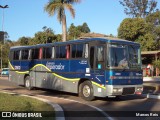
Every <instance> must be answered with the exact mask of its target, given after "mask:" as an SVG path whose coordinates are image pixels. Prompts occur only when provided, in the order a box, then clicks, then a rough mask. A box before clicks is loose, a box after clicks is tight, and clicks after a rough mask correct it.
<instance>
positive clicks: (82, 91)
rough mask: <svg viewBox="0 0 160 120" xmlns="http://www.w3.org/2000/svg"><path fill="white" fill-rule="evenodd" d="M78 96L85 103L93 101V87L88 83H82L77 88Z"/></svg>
mask: <svg viewBox="0 0 160 120" xmlns="http://www.w3.org/2000/svg"><path fill="white" fill-rule="evenodd" d="M79 96H80V97H81V98H82V99H84V100H87V101H91V100H93V99H94V92H93V86H92V83H91V82H90V81H84V82H83V83H81V84H80V86H79Z"/></svg>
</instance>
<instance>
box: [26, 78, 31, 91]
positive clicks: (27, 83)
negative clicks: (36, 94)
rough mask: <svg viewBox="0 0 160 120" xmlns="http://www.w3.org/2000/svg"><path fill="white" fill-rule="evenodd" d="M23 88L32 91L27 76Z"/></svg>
mask: <svg viewBox="0 0 160 120" xmlns="http://www.w3.org/2000/svg"><path fill="white" fill-rule="evenodd" d="M25 87H26V88H27V89H28V90H31V89H32V87H31V79H30V77H29V76H27V77H26V78H25Z"/></svg>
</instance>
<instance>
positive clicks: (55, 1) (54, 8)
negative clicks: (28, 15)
mask: <svg viewBox="0 0 160 120" xmlns="http://www.w3.org/2000/svg"><path fill="white" fill-rule="evenodd" d="M79 2H80V0H49V2H48V3H47V5H46V6H45V8H44V9H45V11H46V12H48V14H49V16H53V15H54V14H55V13H57V19H58V21H59V22H60V23H62V35H63V37H62V38H63V41H66V39H67V27H66V15H65V9H67V10H69V12H70V13H71V16H72V17H73V18H75V10H74V8H73V6H72V5H73V4H74V3H79Z"/></svg>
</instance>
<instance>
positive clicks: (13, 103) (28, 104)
mask: <svg viewBox="0 0 160 120" xmlns="http://www.w3.org/2000/svg"><path fill="white" fill-rule="evenodd" d="M0 111H13V112H38V111H39V112H40V111H48V112H44V113H43V116H47V114H48V113H49V112H50V111H52V113H53V117H55V113H54V109H53V107H51V106H50V105H48V104H47V103H45V102H42V101H39V100H37V99H33V98H30V97H25V96H19V95H16V94H6V93H0ZM53 117H52V120H53ZM47 119H48V118H47Z"/></svg>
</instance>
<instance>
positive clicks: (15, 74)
mask: <svg viewBox="0 0 160 120" xmlns="http://www.w3.org/2000/svg"><path fill="white" fill-rule="evenodd" d="M9 69H10V71H9V72H10V73H9V80H10V81H12V82H15V83H17V85H24V80H23V79H24V74H23V73H21V61H11V64H10V65H9Z"/></svg>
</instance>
